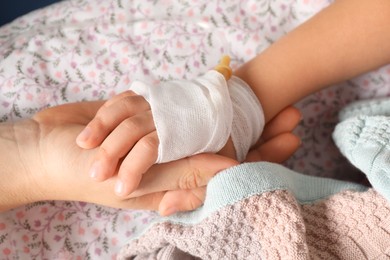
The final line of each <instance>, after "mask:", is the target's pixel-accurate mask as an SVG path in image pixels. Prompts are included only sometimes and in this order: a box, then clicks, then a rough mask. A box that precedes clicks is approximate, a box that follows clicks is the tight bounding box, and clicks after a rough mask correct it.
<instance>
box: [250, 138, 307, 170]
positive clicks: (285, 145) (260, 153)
mask: <svg viewBox="0 0 390 260" xmlns="http://www.w3.org/2000/svg"><path fill="white" fill-rule="evenodd" d="M300 144H301V140H300V139H299V137H297V136H296V135H294V134H292V133H282V134H279V135H277V136H275V137H273V138H271V139H269V140H268V141H266V142H264V143H263V144H261V145H259V146H258V147H256V148H255V149H252V150H251V151H250V152H249V153H248V155H247V158H246V160H245V161H246V162H256V161H268V162H274V163H282V162H284V161H285V160H287V159H288V158H290V157H291V156H292V155H293V154H294V153H295V151H296V150H297V149H298V148H299V146H300Z"/></svg>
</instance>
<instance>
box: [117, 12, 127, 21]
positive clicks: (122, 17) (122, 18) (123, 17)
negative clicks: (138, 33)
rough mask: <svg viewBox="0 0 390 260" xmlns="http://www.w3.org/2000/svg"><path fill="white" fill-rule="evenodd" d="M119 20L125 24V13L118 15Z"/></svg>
mask: <svg viewBox="0 0 390 260" xmlns="http://www.w3.org/2000/svg"><path fill="white" fill-rule="evenodd" d="M118 20H119V21H120V22H125V21H126V15H125V14H124V13H120V14H118Z"/></svg>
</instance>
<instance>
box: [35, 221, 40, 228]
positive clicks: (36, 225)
mask: <svg viewBox="0 0 390 260" xmlns="http://www.w3.org/2000/svg"><path fill="white" fill-rule="evenodd" d="M34 226H35V227H37V228H38V227H40V226H41V221H40V220H35V222H34Z"/></svg>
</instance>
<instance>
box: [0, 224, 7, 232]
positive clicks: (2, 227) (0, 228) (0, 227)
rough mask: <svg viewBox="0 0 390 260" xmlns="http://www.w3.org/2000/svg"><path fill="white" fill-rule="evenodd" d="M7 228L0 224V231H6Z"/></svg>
mask: <svg viewBox="0 0 390 260" xmlns="http://www.w3.org/2000/svg"><path fill="white" fill-rule="evenodd" d="M6 227H7V226H6V225H5V224H4V223H0V231H1V230H4V229H5V228H6Z"/></svg>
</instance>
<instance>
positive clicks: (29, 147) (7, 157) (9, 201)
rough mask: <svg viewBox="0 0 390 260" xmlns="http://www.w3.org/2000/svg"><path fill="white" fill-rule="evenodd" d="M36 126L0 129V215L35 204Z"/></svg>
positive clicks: (4, 125) (14, 125) (9, 125)
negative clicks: (22, 206) (5, 211)
mask: <svg viewBox="0 0 390 260" xmlns="http://www.w3.org/2000/svg"><path fill="white" fill-rule="evenodd" d="M37 130H38V128H37V125H36V124H34V123H33V122H32V121H31V120H26V121H19V122H18V123H2V124H1V125H0V154H1V156H0V176H1V178H2V181H1V182H0V194H1V195H0V211H4V210H8V209H11V208H15V207H18V206H21V205H24V204H27V203H31V202H34V201H37V200H38V198H39V197H40V196H41V188H40V185H39V184H38V183H37V182H36V178H35V177H36V176H35V174H36V172H38V171H39V170H38V169H36V168H39V167H38V164H39V162H40V160H39V158H38V157H39V156H37V155H38V153H37V147H38V146H37V144H36V140H37V138H36V137H37V136H36V134H38V131H37Z"/></svg>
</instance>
